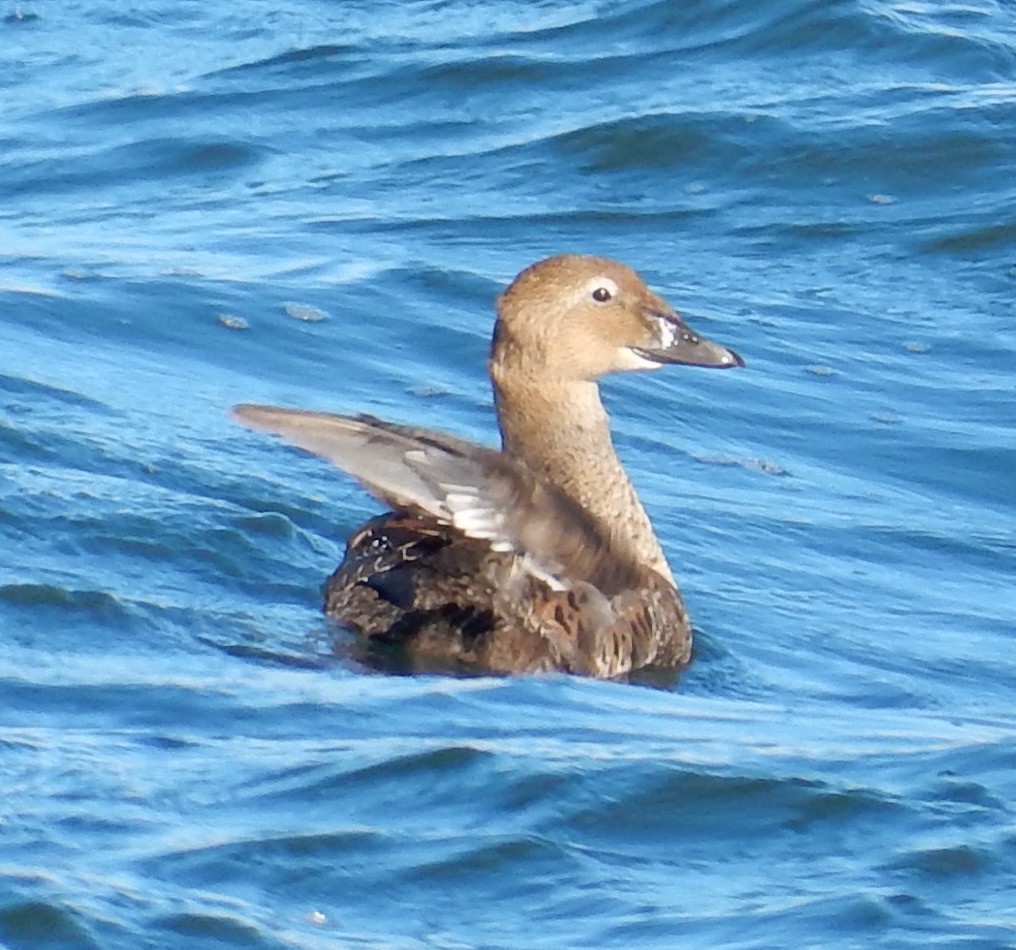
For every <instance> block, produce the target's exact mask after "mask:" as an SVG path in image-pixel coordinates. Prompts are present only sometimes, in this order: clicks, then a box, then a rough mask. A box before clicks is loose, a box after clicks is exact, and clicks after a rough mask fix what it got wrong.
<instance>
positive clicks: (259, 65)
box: [0, 0, 1016, 950]
mask: <svg viewBox="0 0 1016 950" xmlns="http://www.w3.org/2000/svg"><path fill="white" fill-rule="evenodd" d="M1014 209H1016V7H1014V6H1013V5H1012V4H1011V3H1008V2H1006V0H994V2H992V0H979V2H976V3H974V2H969V0H968V2H961V0H935V2H932V0H896V2H893V0H831V2H817V0H769V2H765V3H751V2H748V0H703V2H699V3H678V2H664V0H658V2H653V0H631V2H621V3H602V2H579V3H564V2H558V0H540V2H528V0H527V2H511V0H486V2H480V0H419V2H407V3H391V2H377V3H366V2H362V0H361V2H343V3H337V2H326V0H299V2H297V3H294V4H290V5H287V6H285V7H282V8H279V7H275V6H272V5H267V4H262V3H254V2H251V0H236V2H231V3H226V2H222V0H209V2H204V3H194V2H190V3H168V2H165V0H162V2H159V0H155V2H152V3H148V4H136V5H126V6H125V5H123V4H113V3H109V2H107V0H97V2H92V3H82V2H73V0H71V2H64V3H59V4H57V3H47V2H44V0H27V2H22V3H21V4H20V5H15V4H14V3H13V2H8V3H6V4H5V5H4V6H3V7H0V546H2V549H3V552H4V553H3V556H2V558H0V644H2V649H0V775H2V777H3V779H2V791H0V947H3V948H4V950H20V948H57V947H59V948H107V947H109V948H136V947H158V948H169V947H180V948H184V947H186V948H212V947H252V948H253V947H258V948H310V947H314V948H320V947H343V948H345V947H369V948H385V950H389V948H417V947H434V948H474V947H476V948H550V947H554V948H557V947H583V948H586V947H588V948H594V947H595V948H601V947H602V948H661V950H662V948H674V947H682V948H683V947H700V948H717V947H723V948H727V947H729V948H783V947H823V948H871V947H886V948H909V947H929V946H930V947H950V948H952V947H957V948H977V950H988V948H992V950H994V948H1004V947H1012V946H1016V735H1014V715H1013V699H1014V696H1016V651H1014V646H1016V592H1014V579H1016V399H1014V396H1016V210H1014ZM563 251H582V252H588V253H597V254H605V255H609V256H613V257H617V258H620V259H622V260H624V261H626V262H627V263H630V264H631V265H633V266H635V267H636V268H638V269H639V270H641V271H642V272H643V273H644V274H645V275H646V277H647V278H648V279H649V281H650V282H651V283H652V285H653V286H654V287H656V288H657V289H658V290H660V291H661V292H662V293H664V294H665V295H666V296H667V297H668V298H669V299H670V300H671V301H672V302H674V303H675V304H676V305H677V306H678V307H679V308H680V309H681V310H682V311H683V312H685V313H686V314H687V315H688V317H689V319H690V320H691V322H692V323H693V325H694V326H696V327H698V328H700V329H701V330H702V331H703V332H704V333H706V334H708V335H710V336H712V337H714V338H716V339H718V340H721V341H723V342H724V343H726V344H728V345H730V346H732V347H734V348H736V349H737V350H739V351H740V352H741V353H742V354H743V355H744V356H745V358H746V360H747V364H748V365H747V367H746V368H745V369H744V370H741V371H737V372H732V373H708V372H704V371H696V370H690V369H687V370H682V369H672V370H664V371H662V372H659V373H656V374H650V375H638V376H633V377H628V378H623V379H615V380H611V381H609V382H608V383H607V384H606V387H605V391H606V399H607V402H608V405H609V408H610V410H611V411H612V413H613V415H614V419H615V431H616V440H617V443H618V446H619V450H620V452H621V454H622V455H623V457H624V459H625V462H626V464H627V465H628V468H629V470H630V472H631V475H632V477H633V480H634V481H635V482H636V484H637V485H638V487H639V490H640V492H641V493H642V496H643V498H644V501H645V503H646V505H647V507H648V508H649V510H650V512H651V514H652V516H653V518H654V521H655V523H656V524H657V526H658V530H659V534H660V536H661V539H662V541H663V544H664V547H665V549H666V551H667V554H668V557H669V558H670V561H671V563H672V565H673V566H674V569H675V573H676V574H677V576H678V577H679V579H680V581H681V584H682V587H683V589H684V591H685V595H686V598H687V600H688V603H689V606H690V609H691V611H692V614H693V617H694V619H695V622H696V627H697V630H698V640H697V655H696V659H695V662H694V664H693V666H692V667H691V668H690V669H689V670H688V672H687V673H686V674H685V675H684V676H683V677H681V679H680V681H679V682H677V683H663V684H658V686H657V687H656V688H650V687H647V686H644V685H632V684H622V683H609V682H595V681H587V680H581V679H577V678H569V677H563V676H551V677H537V678H520V679H497V678H487V677H473V678H461V679H456V678H451V677H438V676H399V675H391V674H379V673H378V672H376V671H372V670H370V669H367V668H365V667H364V666H363V665H362V664H360V663H359V662H358V661H357V658H356V655H355V651H354V650H352V649H351V645H350V642H349V638H348V636H346V635H345V634H344V633H343V632H342V631H340V630H338V629H337V628H336V627H334V626H333V625H331V624H330V622H328V621H326V620H325V619H324V618H323V617H322V616H321V615H320V613H319V600H320V596H319V587H320V584H321V582H322V580H323V579H324V577H325V576H326V575H327V574H328V573H329V572H330V571H331V570H332V568H333V567H334V565H335V564H336V563H337V561H338V559H339V558H340V557H341V553H342V548H343V541H344V538H345V537H346V536H347V534H348V533H349V532H350V531H351V530H352V529H354V528H355V527H356V526H357V525H358V524H359V523H360V522H362V521H363V520H364V519H365V518H366V517H367V516H369V515H370V514H372V513H375V512H376V511H378V510H379V509H378V506H377V505H376V504H375V503H374V502H373V501H372V500H371V499H370V498H369V497H367V496H366V495H365V494H364V493H363V492H362V491H360V490H359V489H358V488H357V487H356V486H355V485H354V484H353V483H352V482H351V481H350V480H348V479H347V478H345V477H343V476H342V475H341V473H339V472H337V471H333V470H331V469H330V468H329V467H328V466H327V465H325V464H324V463H322V462H320V461H319V460H315V459H312V458H309V457H305V456H302V455H300V454H299V453H296V452H293V451H290V450H288V449H286V448H285V447H283V446H282V445H280V444H278V443H275V442H273V441H272V440H269V439H264V438H259V437H257V436H255V435H253V434H251V433H248V432H246V431H244V430H241V429H240V428H238V427H236V426H234V425H232V424H231V423H230V421H229V420H228V418H227V410H228V407H229V406H230V405H231V404H233V403H235V402H242V401H255V402H256V401H260V402H278V403H283V404H288V405H295V406H303V407H314V408H321V409H330V410H334V411H339V412H353V411H358V410H365V411H369V412H373V413H376V414H379V415H383V416H386V417H388V418H393V419H397V420H400V421H405V422H411V423H416V424H420V425H429V426H432V427H437V428H444V429H447V430H451V431H454V432H456V433H459V434H462V435H465V436H468V437H471V438H475V439H478V440H481V441H486V442H492V441H493V440H494V438H495V429H494V422H493V417H492V413H491V408H490V396H489V391H488V386H487V381H486V378H485V368H484V360H485V355H486V350H487V345H488V342H487V341H488V338H489V333H490V328H491V322H492V316H491V314H492V302H493V298H494V297H495V295H496V294H497V293H498V291H499V290H500V289H501V288H502V287H503V286H504V285H505V283H506V282H507V281H508V280H510V279H511V277H512V276H513V275H514V274H515V273H516V272H517V271H518V270H520V269H521V268H522V267H524V266H526V265H527V264H529V263H531V262H532V261H534V260H537V259H539V258H541V257H543V256H546V255H549V254H552V253H559V252H563Z"/></svg>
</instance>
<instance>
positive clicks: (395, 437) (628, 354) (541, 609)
mask: <svg viewBox="0 0 1016 950" xmlns="http://www.w3.org/2000/svg"><path fill="white" fill-rule="evenodd" d="M498 304H499V305H498V314H499V318H498V323H497V326H496V328H495V335H494V344H493V349H492V354H491V376H492V379H493V383H494V392H495V399H496V404H497V409H498V419H499V423H500V427H501V434H502V450H501V451H496V450H493V449H488V448H483V447H481V446H478V445H473V444H472V443H469V442H466V441H464V440H462V439H457V438H454V437H452V436H446V435H443V434H440V433H436V432H431V431H428V430H424V429H418V428H414V427H410V426H401V425H396V424H393V423H389V422H384V421H382V420H379V419H375V418H372V417H369V416H358V417H348V416H335V415H330V414H327V413H316V412H303V411H300V410H293V409H282V408H277V407H272V406H238V407H236V409H235V410H234V413H235V415H236V418H237V419H238V420H239V421H241V422H243V423H244V424H245V425H248V426H250V427H251V428H255V429H260V430H262V431H266V432H271V433H275V434H277V435H281V436H283V437H284V438H286V439H288V440H289V441H290V442H292V443H293V444H295V445H297V446H299V447H301V448H303V449H306V450H307V451H310V452H314V453H316V454H318V455H320V456H322V457H324V458H326V459H328V460H330V461H332V462H333V463H335V464H336V465H338V466H339V467H341V468H343V469H344V470H345V471H347V472H349V473H350V474H351V475H353V476H354V477H355V478H357V479H358V480H359V481H360V482H361V483H362V484H363V485H364V486H365V487H366V488H367V490H368V491H370V492H371V493H372V494H374V495H375V496H376V497H377V498H378V499H380V500H381V501H382V502H384V503H385V504H387V505H389V506H391V507H392V508H393V509H394V511H393V512H391V513H390V514H387V515H381V516H379V517H377V518H374V519H372V520H371V521H370V522H368V523H367V524H366V525H365V526H364V527H363V528H362V529H361V530H360V531H358V532H357V533H356V534H355V535H354V536H353V537H352V538H351V539H350V541H349V544H348V547H347V551H346V557H345V559H344V560H343V563H342V564H341V565H340V566H339V568H338V569H337V570H336V571H335V573H334V574H332V576H331V577H330V578H329V579H328V582H327V584H326V588H325V610H326V612H327V613H328V614H330V615H331V616H333V617H335V618H337V619H339V620H340V621H342V622H343V623H345V624H346V625H348V626H350V627H352V628H353V629H355V630H356V631H357V632H359V633H360V634H361V635H363V636H364V637H367V638H370V639H373V640H376V641H383V642H387V643H392V644H396V645H398V646H399V647H402V648H404V649H405V650H407V651H409V652H410V653H411V654H415V655H418V656H425V657H431V658H436V659H439V660H442V661H446V662H448V663H453V664H456V665H462V666H465V667H469V668H474V669H480V670H488V671H491V672H498V673H524V672H539V671H549V670H564V671H568V672H573V673H578V674H582V675H587V676H597V677H617V676H622V675H624V674H626V673H629V672H631V671H632V670H637V669H639V668H641V667H646V666H654V665H655V666H669V667H674V666H681V665H683V664H685V663H687V662H688V659H689V657H690V654H691V625H690V622H689V620H688V615H687V612H686V611H685V608H684V604H683V602H682V600H681V596H680V593H679V592H678V589H677V586H676V584H675V583H674V580H673V577H672V575H671V573H670V568H669V566H668V565H667V563H666V560H665V558H664V556H663V552H662V550H661V549H660V546H659V542H658V541H657V540H656V536H655V534H654V533H653V531H652V526H651V524H650V523H649V519H648V517H647V515H646V513H645V511H644V509H643V508H642V505H641V503H640V502H639V500H638V497H637V495H636V494H635V490H634V488H633V487H632V485H631V482H630V481H629V480H628V478H627V475H626V474H625V473H624V470H623V468H622V467H621V463H620V461H619V460H618V458H617V455H616V453H615V452H614V449H613V446H612V444H611V439H610V431H609V420H608V418H607V415H606V412H605V411H604V409H603V406H602V403H601V402H600V399H599V392H598V387H597V385H596V382H595V381H596V378H597V377H598V376H600V375H602V374H603V373H607V372H611V371H624V370H631V369H651V368H656V367H658V366H660V365H662V364H664V363H689V364H694V365H701V366H715V367H728V366H736V365H742V361H741V359H740V357H739V356H737V354H736V353H733V351H730V350H727V349H726V348H724V347H721V346H719V345H717V344H715V343H712V342H710V341H708V340H704V339H702V338H700V337H698V336H696V335H695V334H694V333H693V332H692V331H691V330H690V329H689V328H688V327H687V325H686V324H685V323H684V322H683V321H682V320H681V319H680V318H679V317H678V316H677V314H676V313H675V312H674V311H673V310H672V309H671V308H670V307H669V306H668V305H667V304H666V303H665V302H664V301H663V300H662V299H661V298H659V297H657V296H656V295H655V294H653V293H652V292H651V291H650V290H649V289H648V288H647V287H646V286H645V284H644V283H643V282H642V280H641V279H640V278H639V277H638V275H637V274H635V272H634V271H632V270H630V269H629V268H627V267H625V266H624V265H621V264H617V263H616V262H613V261H608V260H604V259H602V258H594V257H585V256H580V255H568V256H564V257H558V258H550V259H549V260H547V261H543V262H541V263H539V264H536V265H533V267H530V268H528V269H527V270H526V271H524V272H523V273H522V274H520V275H519V277H518V278H517V279H516V280H515V282H514V283H513V284H512V285H511V287H509V288H508V290H507V291H506V292H505V293H504V294H503V295H502V297H501V298H500V300H499V302H498Z"/></svg>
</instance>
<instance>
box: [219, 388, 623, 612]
mask: <svg viewBox="0 0 1016 950" xmlns="http://www.w3.org/2000/svg"><path fill="white" fill-rule="evenodd" d="M233 416H234V418H235V419H237V421H239V422H241V423H243V424H244V425H246V426H248V427H250V428H252V429H258V430H260V431H262V432H270V433H272V434H274V435H279V436H282V437H283V438H284V439H286V440H287V441H289V442H291V443H293V444H294V445H296V446H298V447H299V448H301V449H304V450H306V451H308V452H312V453H314V454H315V455H320V456H321V457H322V458H325V459H327V460H328V461H330V462H332V463H333V464H335V465H337V466H338V467H339V468H341V469H343V470H344V471H346V472H348V473H349V474H350V475H352V476H353V477H354V478H356V479H357V480H358V481H359V482H360V483H361V484H362V485H363V486H364V487H365V488H366V489H367V490H368V491H369V492H370V493H371V494H373V495H374V496H375V497H376V498H378V499H380V500H381V501H383V502H384V503H385V504H387V505H390V506H392V507H393V508H398V509H401V510H407V511H414V510H415V511H418V512H422V513H425V514H426V515H429V516H430V517H432V518H435V519H437V520H438V521H440V522H442V523H444V524H448V525H452V526H453V527H454V528H455V529H456V530H458V531H461V532H462V533H463V534H464V535H466V536H467V537H471V538H477V539H482V540H485V541H488V542H489V543H490V545H491V547H492V548H493V549H494V550H498V551H505V552H507V551H513V552H515V553H517V554H519V555H521V556H523V557H524V558H525V559H526V560H527V561H528V562H529V563H530V567H531V569H533V571H534V573H537V574H541V573H542V574H544V575H546V579H547V580H548V581H553V580H554V579H557V581H558V582H559V583H561V584H563V585H565V586H567V585H568V584H569V583H571V582H574V581H585V582H587V583H589V584H592V585H593V586H594V587H595V588H597V589H598V590H599V591H600V592H602V593H603V594H604V595H605V596H607V597H611V596H613V595H614V594H617V593H619V592H621V591H624V590H628V589H631V588H633V587H635V586H637V585H638V583H639V581H640V579H641V577H642V574H643V571H642V569H641V568H640V567H639V566H638V565H637V564H636V563H635V561H634V560H633V559H632V558H631V557H630V556H626V555H625V554H624V553H623V552H618V551H615V550H613V549H612V546H611V544H610V542H609V538H607V537H606V536H605V534H604V532H603V531H602V530H601V529H600V528H599V526H598V525H597V524H596V522H595V521H594V520H593V519H592V518H591V517H590V516H589V514H588V513H587V512H586V511H585V510H584V509H583V508H582V507H581V506H580V505H578V504H577V503H576V502H575V501H574V500H573V499H571V498H570V497H568V496H567V495H566V494H564V493H563V492H561V491H559V490H558V489H556V488H555V487H554V486H553V485H549V484H547V483H546V482H544V481H543V480H541V479H540V478H538V477H537V476H536V475H535V473H533V471H532V470H531V469H530V468H529V467H528V466H527V465H525V464H524V463H523V462H521V461H520V460H518V459H514V458H511V457H510V456H507V455H504V454H503V453H501V452H498V451H495V450H493V449H489V448H484V447H483V446H479V445H475V444H473V443H471V442H467V441H465V440H463V439H456V438H453V437H452V436H447V435H443V434H441V433H437V432H431V431H428V430H426V429H417V428H413V427H410V426H401V425H396V424H394V423H390V422H384V421H382V420H380V419H375V418H373V417H371V416H355V417H353V416H339V415H332V414H330V413H324V412H307V411H303V410H298V409H283V408H280V407H276V406H255V405H241V406H236V407H235V408H234V409H233Z"/></svg>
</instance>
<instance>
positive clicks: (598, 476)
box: [494, 373, 673, 582]
mask: <svg viewBox="0 0 1016 950" xmlns="http://www.w3.org/2000/svg"><path fill="white" fill-rule="evenodd" d="M494 403H495V405H496V407H497V416H498V423H499V425H500V427H501V442H502V448H503V450H504V451H505V452H508V453H509V454H511V455H515V456H517V457H520V458H522V459H524V460H525V461H526V462H527V463H528V464H529V466H530V467H531V468H533V469H534V470H535V471H538V472H540V473H541V474H542V475H543V476H544V477H545V478H546V479H547V480H548V481H549V482H550V483H552V484H553V485H556V486H557V487H558V488H560V489H561V490H563V491H564V492H566V493H567V494H568V495H570V496H571V497H572V498H574V499H575V501H577V502H578V503H579V504H580V505H582V507H583V508H584V509H585V510H586V511H588V512H589V514H590V515H592V516H593V518H595V519H596V521H597V522H598V523H599V524H600V525H601V526H602V528H603V531H604V533H605V535H606V536H608V537H610V538H611V539H612V541H613V543H614V544H616V545H617V546H618V549H619V550H624V549H627V550H629V551H630V552H631V553H632V554H633V555H634V557H635V558H636V559H637V560H638V561H639V562H641V563H643V564H645V565H646V566H647V567H650V568H652V569H654V570H656V571H657V572H659V573H660V574H661V575H662V576H663V577H665V578H667V579H668V580H670V581H671V582H672V581H673V575H672V574H671V572H670V568H669V566H668V565H667V561H666V558H665V557H664V556H663V550H662V548H661V547H660V543H659V541H658V540H657V538H656V534H655V533H654V532H653V528H652V525H651V524H650V521H649V517H648V516H647V515H646V512H645V509H644V508H643V507H642V502H641V501H639V497H638V495H637V494H636V493H635V487H634V486H633V485H632V483H631V481H630V480H629V478H628V475H627V473H626V472H625V470H624V468H623V466H622V465H621V460H620V459H619V458H618V457H617V452H616V451H615V450H614V443H613V441H612V440H611V437H610V418H609V417H608V415H607V412H606V410H605V409H604V408H603V403H602V402H601V401H600V391H599V386H598V385H597V384H596V383H595V382H588V381H584V380H549V381H548V380H544V379H540V380H538V381H536V380H533V381H530V380H520V379H517V378H515V379H504V378H501V379H498V374H496V373H495V377H494Z"/></svg>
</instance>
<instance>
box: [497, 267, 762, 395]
mask: <svg viewBox="0 0 1016 950" xmlns="http://www.w3.org/2000/svg"><path fill="white" fill-rule="evenodd" d="M497 311H498V320H497V326H496V327H495V331H494V344H493V350H492V353H491V369H492V372H493V373H494V374H495V376H497V375H500V374H501V373H503V372H509V373H512V374H514V373H524V374H526V375H530V374H533V375H536V376H540V377H554V378H558V379H576V380H579V379H582V380H592V379H596V378H597V377H599V376H602V375H604V374H605V373H611V372H624V371H630V370H646V369H658V368H659V367H660V366H662V365H664V364H666V363H683V364H686V365H688V366H710V367H715V368H720V369H725V368H729V367H732V366H743V365H744V360H743V359H741V357H740V356H738V354H737V353H735V352H734V351H733V350H730V349H727V347H725V346H721V345H720V344H718V343H713V342H712V341H711V340H707V339H706V338H705V337H702V336H700V335H698V334H697V333H695V332H694V331H693V330H692V329H691V328H690V327H689V326H688V324H687V323H685V322H684V320H683V319H682V318H681V317H680V316H679V315H678V314H677V312H676V311H675V310H674V308H673V307H671V306H670V304H668V303H667V302H666V301H665V300H664V299H663V298H662V297H660V296H658V295H657V294H655V293H653V292H652V291H651V290H650V289H649V288H648V287H647V286H646V284H645V281H643V280H642V278H641V277H639V275H638V274H637V273H636V272H635V271H633V270H632V269H631V268H630V267H627V266H625V265H624V264H620V263H618V262H617V261H612V260H609V259H607V258H603V257H590V256H586V255H581V254H564V255H561V256H559V257H550V258H547V259H546V260H543V261H540V262H539V263H537V264H533V265H532V266H531V267H528V268H526V269H525V270H524V271H523V272H522V273H521V274H519V276H518V277H516V278H515V280H514V281H513V282H512V283H511V285H510V286H509V287H508V289H507V290H505V292H504V293H503V294H502V295H501V296H500V298H499V299H498V307H497Z"/></svg>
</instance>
